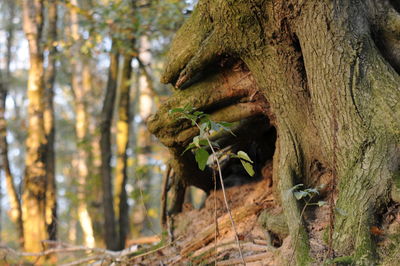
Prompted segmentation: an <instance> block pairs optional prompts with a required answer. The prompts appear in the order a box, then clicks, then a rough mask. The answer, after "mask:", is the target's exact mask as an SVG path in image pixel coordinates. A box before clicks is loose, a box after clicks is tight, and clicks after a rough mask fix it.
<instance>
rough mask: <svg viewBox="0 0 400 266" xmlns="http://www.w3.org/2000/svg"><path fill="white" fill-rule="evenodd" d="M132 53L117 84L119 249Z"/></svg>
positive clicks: (125, 221)
mask: <svg viewBox="0 0 400 266" xmlns="http://www.w3.org/2000/svg"><path fill="white" fill-rule="evenodd" d="M132 59H133V56H132V55H125V58H124V62H123V66H122V77H121V82H120V85H119V101H118V120H117V136H116V137H117V140H116V142H117V162H116V166H115V193H114V197H115V201H114V202H115V210H116V214H117V215H118V229H119V244H118V245H119V249H123V248H124V247H125V242H126V238H127V235H128V232H129V206H128V196H127V193H126V189H125V186H126V182H127V180H128V175H127V167H128V155H127V149H128V143H129V133H130V130H129V124H130V121H131V118H130V87H131V82H130V81H131V74H132V66H131V63H132Z"/></svg>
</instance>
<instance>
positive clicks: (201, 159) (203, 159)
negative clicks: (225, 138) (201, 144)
mask: <svg viewBox="0 0 400 266" xmlns="http://www.w3.org/2000/svg"><path fill="white" fill-rule="evenodd" d="M209 156H210V155H209V154H208V152H207V151H206V150H205V149H202V148H200V149H198V150H196V153H195V159H196V162H197V165H198V166H199V169H200V170H201V171H204V169H205V168H206V165H207V160H208V157H209Z"/></svg>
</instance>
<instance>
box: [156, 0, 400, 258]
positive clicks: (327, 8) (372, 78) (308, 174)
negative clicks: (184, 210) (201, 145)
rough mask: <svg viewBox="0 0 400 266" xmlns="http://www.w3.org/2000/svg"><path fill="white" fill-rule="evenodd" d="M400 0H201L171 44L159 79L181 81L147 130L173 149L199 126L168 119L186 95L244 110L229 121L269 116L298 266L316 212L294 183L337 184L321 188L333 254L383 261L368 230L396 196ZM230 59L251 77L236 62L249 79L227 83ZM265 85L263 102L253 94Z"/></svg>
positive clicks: (306, 253)
mask: <svg viewBox="0 0 400 266" xmlns="http://www.w3.org/2000/svg"><path fill="white" fill-rule="evenodd" d="M393 2H395V1H386V0H385V1H374V0H363V1H352V0H337V1H302V0H290V1H266V0H255V1H245V0H236V1H233V0H217V1H210V0H200V1H199V3H198V4H197V7H196V9H195V10H194V12H193V14H192V16H191V17H190V18H189V19H188V21H187V22H186V23H185V25H184V26H183V27H182V28H181V29H180V30H179V32H178V33H177V35H176V37H175V40H174V42H173V44H172V47H171V50H170V52H169V60H168V63H167V66H166V68H165V73H164V76H163V81H164V82H166V83H172V84H174V85H175V86H176V87H177V89H178V90H177V91H176V92H175V93H174V95H173V97H172V98H171V99H170V100H169V101H167V102H166V103H165V104H164V105H163V106H162V107H161V109H160V111H159V112H157V114H156V115H155V116H153V117H152V118H151V119H150V121H149V129H150V130H151V131H152V132H153V133H154V134H155V135H156V136H157V137H158V138H160V139H161V141H162V142H163V143H164V144H165V145H166V146H168V147H170V148H171V150H172V151H174V150H179V149H182V148H184V147H185V145H187V143H188V140H190V139H191V138H192V137H193V136H195V135H197V132H196V130H195V129H194V128H192V127H191V126H190V124H185V123H182V122H172V120H171V119H170V118H169V117H167V115H166V113H167V112H166V111H167V110H169V109H172V108H174V107H182V106H184V105H185V104H187V103H189V104H190V105H191V106H193V107H195V108H196V109H199V110H203V111H204V110H205V111H208V112H210V113H212V116H213V115H215V116H217V114H218V112H221V111H222V110H224V109H226V108H232V110H237V111H236V112H234V111H229V112H225V113H223V116H222V120H225V121H226V120H228V121H238V120H241V119H243V118H246V117H250V116H252V115H254V113H258V114H263V115H265V116H267V117H268V118H269V122H270V123H271V125H272V126H274V127H275V128H276V131H277V139H276V143H275V147H276V149H275V153H274V157H273V180H274V188H275V189H276V195H277V196H278V197H279V201H280V203H281V205H282V207H283V209H284V213H285V216H286V221H287V223H288V227H289V231H290V236H291V239H292V247H293V249H294V252H295V261H296V263H297V264H299V265H308V264H311V263H312V261H313V260H315V259H316V258H315V257H313V255H312V250H313V244H312V243H313V241H311V242H310V241H309V238H310V237H311V235H312V234H311V232H310V231H309V230H308V229H307V228H310V224H311V225H312V221H310V220H306V219H305V217H304V215H302V214H301V211H300V210H301V209H302V207H303V206H302V204H301V201H297V200H296V199H295V197H294V195H293V189H292V188H293V187H294V186H295V185H296V184H304V185H305V186H306V187H315V186H316V185H318V184H325V185H326V186H327V187H328V188H329V189H328V190H327V191H326V194H325V195H322V196H321V197H323V198H324V199H325V200H327V201H329V203H330V213H327V215H329V217H330V218H329V219H330V221H329V224H330V225H329V227H328V228H326V230H327V232H328V235H330V236H331V237H329V238H330V239H328V241H327V243H325V244H323V245H325V247H326V250H327V254H328V256H331V257H343V256H349V257H348V258H350V260H351V261H352V262H354V263H357V264H365V265H369V264H373V263H377V262H378V261H379V260H382V258H379V257H378V256H377V245H376V239H375V238H374V236H373V235H372V234H371V230H370V228H371V227H372V226H376V225H379V223H380V219H379V215H380V214H381V213H382V212H384V211H385V206H387V205H388V204H392V203H391V202H393V201H391V200H396V199H395V197H394V196H393V195H394V194H393V193H392V194H390V193H391V191H393V188H392V186H395V185H394V184H396V183H398V181H397V180H398V179H399V177H398V171H399V163H400V158H399V157H400V156H399V149H400V146H399V144H400V122H399V121H400V108H399V103H400V76H399V58H400V56H399V44H400V35H399V34H400V29H399V25H400V15H399V10H398V6H396V4H394V3H393ZM396 8H397V9H396ZM226 58H231V59H233V60H236V61H243V62H244V64H245V66H246V67H245V68H247V69H248V70H249V71H250V73H251V75H250V74H249V73H247V71H244V70H239V71H238V72H239V74H232V73H235V67H233V66H228V69H229V70H228V72H229V73H231V74H229V75H228V77H232V76H234V75H245V77H239V78H238V79H237V80H238V81H237V82H230V80H229V79H228V80H227V79H226V75H222V76H221V80H219V75H221V73H223V68H221V66H220V65H221V64H223V62H225V61H226ZM218 65H219V66H218ZM215 66H217V71H212V70H210V69H214V70H215ZM210 72H211V73H212V72H220V73H219V74H212V75H211V74H210ZM245 73H247V74H245ZM246 75H247V76H246ZM249 78H251V79H254V81H253V82H251V81H250V85H248V86H246V84H243V81H244V80H246V79H249ZM199 80H200V81H199ZM240 82H242V83H240ZM213 86H214V87H213ZM249 86H250V87H254V88H253V89H251V88H249ZM252 91H255V93H252ZM257 93H259V94H261V95H262V96H263V97H265V99H264V100H262V101H261V102H260V101H257V100H256V101H254V97H251V96H252V95H257ZM184 95H186V96H184ZM191 97H193V98H191ZM244 99H247V100H248V99H251V100H252V101H247V102H250V104H248V105H246V106H250V107H248V108H247V109H246V108H243V107H240V108H235V107H239V104H242V105H243V104H244V103H243V102H244ZM257 105H258V106H259V107H257V108H256V106H257ZM243 110H249V112H248V113H244V111H243ZM251 110H253V111H251ZM239 114H240V115H239ZM177 154H178V156H175V158H176V159H177V160H178V161H180V162H182V164H183V165H185V167H187V165H189V164H190V163H189V161H187V160H186V161H185V159H184V158H182V157H181V156H179V153H177ZM192 161H193V159H192ZM316 166H318V167H316ZM176 168H178V169H182V168H184V167H176V166H175V168H174V170H175V171H176ZM315 169H317V170H315ZM178 172H179V170H178ZM327 177H328V178H327ZM175 180H178V181H179V180H184V181H179V182H184V183H185V185H195V186H197V187H200V188H202V189H205V190H207V189H209V188H208V187H207V184H209V185H210V181H209V180H210V176H209V175H207V174H205V173H199V174H198V173H196V174H195V175H194V174H193V172H192V174H190V175H189V174H188V173H187V172H186V173H185V172H184V171H183V172H182V174H181V176H175ZM178 181H176V182H178ZM204 184H206V185H204ZM329 231H330V232H329ZM289 263H290V261H289Z"/></svg>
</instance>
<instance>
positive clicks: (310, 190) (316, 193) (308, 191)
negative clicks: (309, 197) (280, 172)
mask: <svg viewBox="0 0 400 266" xmlns="http://www.w3.org/2000/svg"><path fill="white" fill-rule="evenodd" d="M304 191H305V192H307V193H309V194H314V195H318V194H319V192H318V190H317V189H315V188H307V189H305V190H304Z"/></svg>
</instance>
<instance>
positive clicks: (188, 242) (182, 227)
mask: <svg viewBox="0 0 400 266" xmlns="http://www.w3.org/2000/svg"><path fill="white" fill-rule="evenodd" d="M263 173H264V177H263V179H261V180H259V181H257V182H251V183H248V184H245V185H241V186H236V187H231V188H228V189H226V197H227V199H228V203H229V208H230V210H231V213H232V217H233V219H234V221H235V227H236V232H237V235H238V238H239V240H240V246H241V247H240V248H241V252H242V254H243V259H244V260H245V261H246V264H247V265H280V263H279V261H277V260H278V258H280V257H282V252H287V253H288V254H287V256H290V255H291V254H290V251H289V249H288V248H285V247H287V246H288V245H289V242H290V241H289V239H288V237H287V238H285V240H284V241H283V243H282V242H281V243H279V242H280V241H281V240H279V239H277V238H276V237H273V236H271V234H269V233H268V232H267V230H266V229H265V228H264V227H263V225H262V222H260V221H259V220H260V219H259V216H260V213H261V212H262V211H265V210H269V212H275V213H280V212H281V210H280V207H278V204H277V203H276V200H275V197H274V195H273V194H272V165H268V166H267V169H266V171H263ZM216 217H217V220H218V223H216ZM217 224H218V226H216V225H217ZM170 227H171V228H173V241H170V243H167V244H165V245H163V246H161V247H159V248H158V249H155V250H154V251H153V252H148V253H147V254H146V255H145V256H135V257H133V258H132V259H131V260H130V261H129V265H199V264H201V265H207V264H213V265H214V263H215V262H217V264H218V265H235V264H242V262H243V261H242V258H241V256H240V252H239V248H238V245H237V242H236V234H235V230H234V229H233V227H232V224H231V221H230V217H229V214H228V213H227V209H226V206H225V203H224V195H223V192H222V190H217V191H213V192H212V193H211V194H210V195H209V196H208V197H207V199H206V201H205V204H204V207H202V208H201V209H194V208H193V207H192V206H191V205H185V206H184V211H183V212H182V213H180V214H178V215H176V216H174V217H172V218H171V219H170ZM274 246H275V247H274ZM276 246H280V248H279V249H278V248H276Z"/></svg>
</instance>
